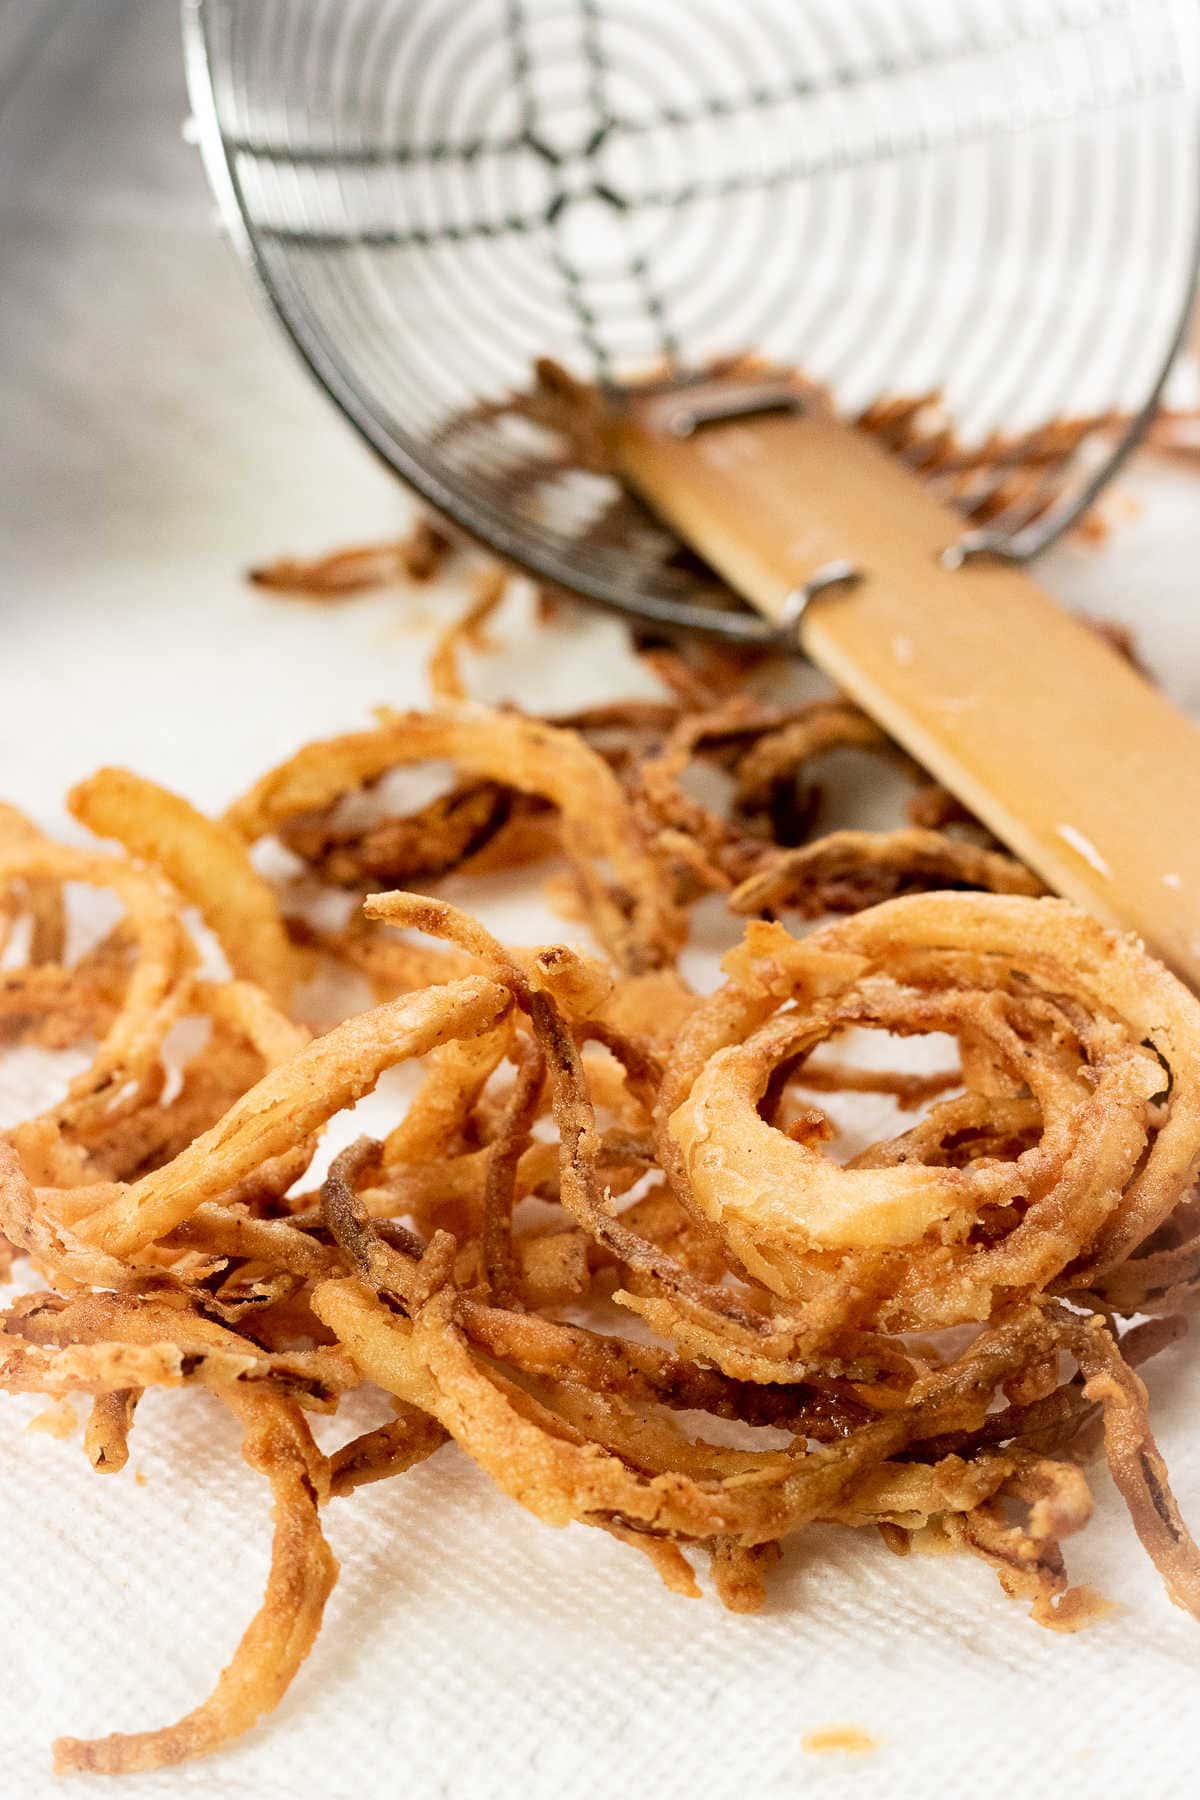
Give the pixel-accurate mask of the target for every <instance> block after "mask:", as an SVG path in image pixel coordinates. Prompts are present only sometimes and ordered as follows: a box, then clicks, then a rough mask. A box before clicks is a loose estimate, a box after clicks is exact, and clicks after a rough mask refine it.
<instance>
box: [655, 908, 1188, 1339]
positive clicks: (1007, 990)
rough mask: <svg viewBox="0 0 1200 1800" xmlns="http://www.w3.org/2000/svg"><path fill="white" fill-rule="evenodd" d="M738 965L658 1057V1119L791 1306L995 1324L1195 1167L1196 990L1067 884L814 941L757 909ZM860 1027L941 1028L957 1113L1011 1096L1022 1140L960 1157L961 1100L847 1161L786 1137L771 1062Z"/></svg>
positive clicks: (719, 1222)
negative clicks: (1025, 1133) (768, 1104)
mask: <svg viewBox="0 0 1200 1800" xmlns="http://www.w3.org/2000/svg"><path fill="white" fill-rule="evenodd" d="M726 968H727V971H728V973H729V975H730V980H729V982H728V983H727V985H726V986H725V987H724V988H723V989H721V990H720V992H719V993H718V994H717V995H715V996H714V997H713V999H712V1000H711V1001H709V1002H708V1003H707V1004H706V1005H705V1006H704V1007H703V1008H701V1009H700V1011H698V1012H697V1013H696V1014H695V1015H694V1016H693V1019H692V1020H691V1021H690V1022H689V1024H688V1025H687V1026H686V1027H685V1029H684V1032H683V1034H682V1035H681V1039H680V1042H679V1044H678V1045H677V1049H676V1054H675V1056H674V1057H673V1058H672V1061H671V1063H670V1065H669V1067H668V1069H667V1071H666V1075H665V1077H664V1081H663V1085H662V1089H661V1091H660V1096H659V1103H658V1105H659V1117H660V1124H661V1130H662V1134H663V1140H664V1144H665V1147H666V1154H667V1156H668V1157H669V1158H670V1160H671V1166H672V1168H673V1172H674V1174H675V1176H676V1179H677V1181H678V1182H679V1183H680V1184H681V1189H682V1191H683V1192H684V1193H685V1194H686V1197H687V1198H688V1200H689V1201H690V1203H691V1204H692V1205H694V1206H695V1207H696V1208H697V1210H698V1211H699V1212H700V1213H701V1214H702V1215H703V1217H704V1218H706V1219H708V1220H710V1221H711V1222H712V1224H713V1225H715V1226H716V1227H717V1229H718V1230H719V1231H720V1232H721V1234H722V1236H723V1238H724V1239H725V1241H726V1243H727V1244H728V1245H729V1246H730V1248H731V1249H732V1251H733V1252H734V1254H735V1255H736V1256H737V1257H738V1259H739V1260H740V1262H741V1263H742V1264H743V1265H744V1266H745V1267H746V1268H747V1269H748V1270H750V1271H751V1272H752V1273H753V1274H754V1275H755V1276H756V1277H757V1278H758V1279H759V1280H760V1281H762V1282H763V1284H764V1285H765V1286H766V1287H768V1288H769V1289H771V1290H772V1292H774V1293H777V1294H779V1295H781V1296H783V1297H785V1298H786V1299H788V1300H790V1301H793V1302H802V1303H808V1304H810V1305H812V1306H813V1307H814V1308H816V1309H818V1310H821V1309H822V1308H823V1307H824V1306H826V1305H827V1303H828V1300H829V1297H830V1294H831V1292H832V1291H833V1290H838V1291H839V1292H840V1294H841V1296H842V1301H843V1303H842V1304H841V1305H840V1307H839V1313H838V1316H839V1318H840V1320H841V1322H842V1323H844V1324H857V1325H859V1326H867V1325H870V1326H875V1327H880V1326H882V1327H883V1328H884V1329H887V1330H899V1329H922V1328H929V1327H936V1326H944V1325H951V1324H955V1323H959V1322H962V1321H966V1320H971V1319H984V1318H987V1317H989V1316H990V1315H991V1314H992V1312H993V1311H994V1309H995V1307H996V1306H997V1305H999V1304H1001V1303H1003V1302H1004V1301H1005V1300H1006V1299H1010V1298H1013V1297H1016V1296H1019V1295H1020V1294H1022V1293H1024V1292H1028V1291H1031V1290H1038V1289H1043V1288H1045V1287H1046V1286H1048V1285H1049V1284H1051V1283H1054V1282H1057V1283H1058V1284H1059V1286H1060V1288H1061V1289H1062V1290H1063V1291H1070V1290H1071V1289H1072V1288H1073V1287H1077V1286H1079V1285H1081V1284H1082V1282H1083V1281H1084V1279H1085V1277H1086V1276H1087V1275H1088V1273H1089V1272H1090V1271H1095V1270H1097V1269H1103V1268H1105V1267H1107V1266H1110V1265H1111V1263H1112V1262H1113V1261H1115V1260H1118V1259H1120V1258H1122V1257H1124V1256H1125V1255H1127V1254H1128V1252H1129V1251H1130V1250H1131V1249H1133V1248H1135V1247H1136V1245H1137V1244H1138V1243H1140V1242H1141V1241H1142V1239H1143V1238H1144V1237H1146V1236H1147V1235H1148V1234H1149V1233H1150V1232H1152V1231H1153V1230H1154V1229H1155V1227H1156V1226H1158V1225H1159V1224H1160V1223H1161V1222H1162V1221H1163V1219H1165V1218H1166V1217H1167V1216H1168V1214H1170V1213H1171V1212H1172V1210H1173V1209H1174V1208H1175V1207H1176V1206H1177V1205H1178V1203H1179V1201H1180V1200H1181V1198H1182V1197H1183V1195H1184V1193H1185V1192H1186V1190H1187V1187H1188V1185H1189V1183H1190V1181H1191V1180H1192V1178H1193V1176H1194V1174H1195V1170H1196V1166H1197V1162H1198V1160H1200V1089H1198V1088H1197V1078H1198V1076H1200V1006H1198V1005H1197V1002H1196V1001H1195V1000H1194V999H1193V998H1192V997H1191V996H1190V995H1189V994H1188V993H1187V992H1186V991H1185V990H1184V989H1183V988H1182V987H1181V986H1180V984H1179V983H1178V982H1176V981H1174V980H1173V979H1172V978H1171V977H1170V976H1168V975H1167V974H1166V973H1165V971H1163V970H1162V969H1161V968H1160V967H1159V966H1158V965H1156V964H1154V963H1152V962H1151V961H1150V959H1149V958H1148V957H1147V956H1146V955H1145V953H1144V952H1143V951H1142V949H1141V947H1140V945H1138V944H1137V943H1136V942H1134V941H1133V940H1130V939H1126V938H1120V937H1117V936H1115V935H1114V934H1112V933H1109V932H1106V931H1104V930H1103V929H1102V928H1101V927H1100V926H1098V925H1096V924H1095V923H1094V922H1093V921H1091V920H1089V919H1087V918H1085V917H1084V916H1083V915H1082V914H1080V913H1078V912H1077V911H1076V910H1075V909H1074V908H1072V907H1070V906H1069V905H1067V904H1066V903H1065V902H1060V901H1036V902H1034V901H1029V900H1025V899H1019V898H1014V897H1003V898H999V897H988V898H984V899H981V898H977V897H971V896H955V895H949V894H935V895H930V896H927V897H925V898H921V899H916V898H914V899H904V900H896V901H892V902H889V903H888V904H887V905H885V906H881V907H878V908H875V909H874V910H872V911H871V912H869V913H865V914H862V915H860V916H859V918H858V919H856V920H850V921H847V922H846V923H844V924H839V925H836V926H831V927H827V928H826V929H824V930H823V931H820V932H818V933H816V934H814V935H813V936H811V937H809V938H806V939H804V940H796V939H793V938H790V937H789V936H788V935H787V933H785V932H784V931H783V930H782V929H781V928H779V927H770V926H760V927H752V928H751V931H750V933H749V935H748V938H747V941H746V944H745V946H744V947H743V948H742V949H740V950H738V951H735V952H733V953H731V955H730V956H729V957H728V958H727V959H726ZM851 1026H870V1027H875V1028H882V1029H884V1030H888V1031H893V1032H896V1033H899V1034H901V1035H909V1034H912V1033H915V1032H929V1031H946V1032H950V1033H951V1034H953V1035H954V1036H956V1037H957V1038H958V1039H959V1042H960V1044H961V1046H962V1048H963V1053H964V1080H965V1082H966V1084H967V1088H968V1102H967V1104H968V1108H969V1106H970V1103H971V1100H972V1098H975V1099H982V1098H984V1097H985V1096H987V1095H989V1094H994V1095H998V1096H1000V1097H1001V1098H1003V1097H1004V1096H1006V1095H1007V1096H1010V1097H1011V1098H1012V1100H1014V1101H1017V1102H1019V1103H1022V1104H1024V1105H1025V1106H1026V1108H1027V1109H1028V1110H1029V1111H1031V1112H1032V1114H1033V1116H1034V1118H1036V1121H1037V1125H1036V1130H1035V1132H1034V1134H1033V1141H1031V1142H1030V1143H1029V1144H1028V1146H1027V1147H1020V1148H1018V1149H1017V1150H1016V1153H1015V1154H1014V1155H1012V1156H1003V1155H1001V1156H997V1155H995V1154H992V1146H989V1145H986V1144H985V1145H984V1146H982V1147H981V1150H980V1153H979V1154H975V1153H974V1147H973V1146H971V1145H970V1144H968V1145H967V1147H966V1150H965V1152H964V1157H963V1158H960V1157H958V1156H953V1155H947V1154H946V1150H947V1148H948V1147H949V1144H950V1141H951V1140H952V1139H953V1137H954V1134H955V1133H956V1132H958V1131H960V1130H961V1129H962V1127H963V1126H964V1124H965V1123H966V1120H965V1117H964V1108H963V1105H962V1104H961V1103H960V1102H957V1101H953V1100H951V1101H945V1102H941V1103H939V1104H938V1105H935V1106H934V1108H933V1109H932V1111H931V1112H930V1114H929V1115H928V1118H927V1119H926V1120H925V1121H924V1122H923V1124H922V1125H921V1126H920V1127H918V1128H917V1133H916V1134H915V1136H914V1135H912V1134H910V1135H909V1136H908V1138H907V1139H905V1140H901V1141H900V1142H899V1143H898V1144H895V1145H892V1146H888V1145H883V1146H877V1147H876V1148H875V1149H874V1150H873V1151H868V1152H866V1153H865V1154H864V1155H862V1156H860V1157H858V1158H857V1159H856V1160H855V1162H854V1163H853V1164H852V1165H851V1166H849V1167H847V1168H842V1167H840V1166H839V1165H837V1164H836V1163H834V1162H832V1161H831V1160H830V1159H829V1158H828V1156H827V1155H825V1154H824V1153H823V1152H822V1150H821V1149H820V1148H819V1147H818V1146H815V1145H813V1144H811V1143H807V1142H797V1141H794V1140H793V1139H791V1138H789V1137H786V1136H785V1135H784V1134H782V1133H781V1132H779V1131H778V1130H776V1129H775V1128H774V1127H773V1126H772V1125H770V1124H768V1123H767V1121H766V1120H765V1119H764V1118H763V1117H762V1116H761V1114H760V1112H759V1110H758V1103H759V1101H760V1100H761V1099H762V1096H763V1094H764V1093H765V1091H766V1088H767V1085H768V1083H769V1081H770V1080H771V1077H772V1074H773V1072H774V1071H775V1070H777V1069H778V1068H779V1067H780V1066H781V1065H783V1064H787V1065H790V1066H792V1067H795V1066H797V1065H798V1064H802V1062H803V1059H804V1058H805V1057H806V1056H807V1055H808V1054H809V1052H810V1051H811V1050H812V1049H814V1048H815V1047H816V1045H817V1044H818V1043H820V1042H822V1041H823V1040H825V1039H827V1038H828V1037H830V1036H831V1035H832V1034H835V1033H837V1032H839V1031H842V1030H844V1029H846V1028H847V1027H851ZM1026 1097H1027V1098H1026ZM926 1145H930V1146H934V1147H936V1146H939V1145H940V1147H941V1149H940V1153H935V1154H933V1155H929V1156H926V1155H923V1154H922V1151H923V1149H924V1147H925V1146H926Z"/></svg>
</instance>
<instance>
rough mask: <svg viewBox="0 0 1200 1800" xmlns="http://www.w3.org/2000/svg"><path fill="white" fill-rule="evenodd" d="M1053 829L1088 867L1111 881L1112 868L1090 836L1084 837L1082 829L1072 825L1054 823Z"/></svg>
mask: <svg viewBox="0 0 1200 1800" xmlns="http://www.w3.org/2000/svg"><path fill="white" fill-rule="evenodd" d="M1054 829H1055V831H1056V832H1057V833H1058V835H1059V837H1060V838H1061V839H1062V841H1063V843H1064V844H1070V846H1071V848H1072V850H1074V851H1076V852H1077V853H1078V855H1080V856H1082V858H1083V860H1084V862H1085V863H1087V864H1088V865H1089V867H1091V868H1093V869H1095V871H1096V873H1097V875H1103V876H1105V877H1106V878H1107V879H1108V880H1110V881H1111V879H1112V870H1111V869H1110V868H1109V866H1108V864H1107V863H1106V862H1105V860H1104V858H1103V857H1102V856H1101V854H1100V852H1099V851H1098V850H1097V848H1096V846H1095V844H1093V842H1092V840H1091V838H1086V837H1084V835H1083V833H1082V831H1080V830H1078V829H1077V828H1076V826H1074V825H1056V826H1055V827H1054Z"/></svg>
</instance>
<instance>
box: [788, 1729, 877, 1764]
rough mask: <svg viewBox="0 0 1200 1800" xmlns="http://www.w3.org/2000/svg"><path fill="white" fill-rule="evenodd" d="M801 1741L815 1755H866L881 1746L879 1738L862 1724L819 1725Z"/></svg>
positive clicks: (802, 1745) (806, 1733)
mask: <svg viewBox="0 0 1200 1800" xmlns="http://www.w3.org/2000/svg"><path fill="white" fill-rule="evenodd" d="M800 1742H801V1747H802V1748H803V1749H805V1750H807V1751H809V1752H810V1753H811V1754H812V1755H814V1756H826V1755H841V1756H866V1755H867V1754H868V1753H869V1752H870V1751H872V1750H878V1748H879V1740H878V1738H873V1737H872V1736H871V1734H870V1732H869V1731H864V1730H863V1729H862V1726H861V1725H819V1726H818V1727H817V1728H816V1730H815V1731H806V1732H805V1734H804V1736H803V1738H802V1739H801V1740H800Z"/></svg>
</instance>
